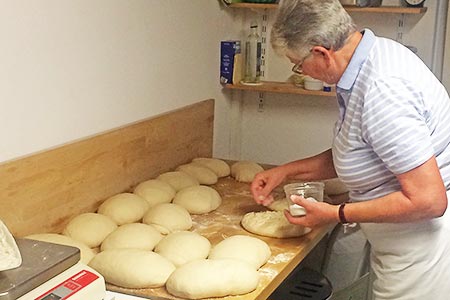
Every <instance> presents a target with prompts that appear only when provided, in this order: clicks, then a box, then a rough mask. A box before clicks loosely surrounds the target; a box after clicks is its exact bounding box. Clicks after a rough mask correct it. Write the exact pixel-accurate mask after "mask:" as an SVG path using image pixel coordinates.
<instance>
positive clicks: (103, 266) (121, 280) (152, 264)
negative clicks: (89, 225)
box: [89, 249, 175, 289]
mask: <svg viewBox="0 0 450 300" xmlns="http://www.w3.org/2000/svg"><path fill="white" fill-rule="evenodd" d="M89 266H90V267H92V268H93V269H94V270H96V271H97V272H99V273H100V274H101V275H102V276H103V277H104V278H105V281H106V282H108V283H111V284H114V285H117V286H121V287H124V288H130V289H141V288H155V287H161V286H164V284H165V283H166V281H167V278H168V277H169V276H170V274H171V273H172V272H173V271H174V270H175V266H174V265H173V264H172V263H171V262H170V261H169V260H168V259H166V258H164V257H162V256H161V255H159V254H157V253H155V252H151V251H146V250H140V249H110V250H106V251H103V252H100V253H99V254H97V255H96V256H95V257H94V258H93V259H92V260H91V262H90V263H89Z"/></svg>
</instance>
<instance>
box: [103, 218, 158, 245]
mask: <svg viewBox="0 0 450 300" xmlns="http://www.w3.org/2000/svg"><path fill="white" fill-rule="evenodd" d="M162 238H163V236H162V235H161V233H160V232H159V231H158V230H156V228H155V227H153V226H151V225H147V224H142V223H132V224H125V225H122V226H120V227H119V228H117V229H116V230H114V231H113V232H111V233H110V234H109V235H108V236H107V237H106V239H105V240H104V241H103V243H102V246H101V250H102V251H105V250H108V249H117V248H131V249H142V250H149V251H152V250H153V249H154V248H155V246H156V244H158V243H159V241H161V239H162Z"/></svg>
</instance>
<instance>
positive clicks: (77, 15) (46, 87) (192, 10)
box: [0, 0, 233, 162]
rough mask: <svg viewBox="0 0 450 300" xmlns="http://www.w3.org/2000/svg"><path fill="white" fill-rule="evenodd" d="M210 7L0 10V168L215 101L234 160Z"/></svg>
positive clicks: (122, 4) (146, 0) (36, 5)
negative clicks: (104, 132)
mask: <svg viewBox="0 0 450 300" xmlns="http://www.w3.org/2000/svg"><path fill="white" fill-rule="evenodd" d="M232 18H233V16H232V15H230V14H228V13H224V8H223V7H222V6H221V5H220V3H219V1H211V0H190V1H185V0H126V1H123V0H40V1H28V0H8V1H2V7H1V9H0V36H1V37H2V38H1V39H0V65H1V67H0V122H1V123H0V124H1V126H0V141H1V142H0V162H3V161H7V160H10V159H13V158H17V157H20V156H24V155H28V154H30V153H33V152H36V151H41V150H44V149H48V148H52V147H55V146H57V145H61V144H64V143H67V142H70V141H73V140H77V139H80V138H83V137H86V136H90V135H93V134H96V133H99V132H103V131H105V130H109V129H112V128H116V127H118V126H122V125H124V124H128V123H132V122H135V121H138V120H141V119H145V118H148V117H150V116H154V115H158V114H161V113H163V112H166V111H170V110H172V109H175V108H178V107H181V106H185V105H188V104H191V103H194V102H197V101H201V100H205V99H208V98H215V99H216V125H215V127H216V128H215V131H216V132H215V137H216V139H215V144H214V148H215V154H216V155H217V156H226V155H227V154H228V140H229V132H228V129H229V127H230V126H229V116H228V104H227V102H226V101H225V100H224V96H223V94H222V91H221V86H220V84H219V81H218V77H219V75H218V74H219V50H220V46H219V45H220V40H222V39H223V38H224V37H226V36H227V34H228V32H229V26H230V24H233V21H232Z"/></svg>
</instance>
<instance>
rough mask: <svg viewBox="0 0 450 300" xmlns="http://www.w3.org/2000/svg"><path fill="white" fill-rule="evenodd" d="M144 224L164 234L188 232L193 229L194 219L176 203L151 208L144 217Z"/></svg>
mask: <svg viewBox="0 0 450 300" xmlns="http://www.w3.org/2000/svg"><path fill="white" fill-rule="evenodd" d="M142 221H143V223H145V224H149V225H153V226H154V227H155V228H156V229H157V230H158V231H159V232H161V233H162V234H169V233H171V232H173V231H178V230H188V229H190V228H191V227H192V218H191V215H190V214H189V212H188V211H187V210H186V209H185V208H184V207H182V206H180V205H178V204H174V203H162V204H158V205H156V206H153V207H152V208H150V209H149V210H148V211H147V213H146V214H145V215H144V218H143V220H142Z"/></svg>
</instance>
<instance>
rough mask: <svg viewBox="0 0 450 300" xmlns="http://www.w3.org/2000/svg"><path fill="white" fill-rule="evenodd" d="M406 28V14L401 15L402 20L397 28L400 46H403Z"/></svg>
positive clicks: (399, 20) (400, 19)
mask: <svg viewBox="0 0 450 300" xmlns="http://www.w3.org/2000/svg"><path fill="white" fill-rule="evenodd" d="M404 26H405V14H400V18H399V19H398V26H397V38H396V41H397V42H399V43H400V44H403V29H404Z"/></svg>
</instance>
